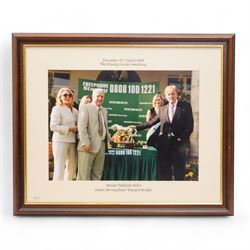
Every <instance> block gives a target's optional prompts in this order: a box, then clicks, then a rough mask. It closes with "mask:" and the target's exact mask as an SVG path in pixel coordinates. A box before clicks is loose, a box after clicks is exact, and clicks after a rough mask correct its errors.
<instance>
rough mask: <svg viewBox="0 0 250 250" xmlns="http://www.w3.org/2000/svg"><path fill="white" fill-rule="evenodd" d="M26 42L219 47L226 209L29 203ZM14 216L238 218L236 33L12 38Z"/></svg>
mask: <svg viewBox="0 0 250 250" xmlns="http://www.w3.org/2000/svg"><path fill="white" fill-rule="evenodd" d="M25 44H111V45H112V44H136V45H137V44H147V45H150V44H161V45H163V44H193V45H197V44H199V45H200V44H204V45H208V44H210V45H214V44H220V45H223V46H224V48H225V49H224V57H223V65H224V72H223V79H224V80H223V92H224V95H223V131H224V132H223V143H222V147H223V159H222V168H223V204H222V205H218V206H217V205H26V204H24V132H25V131H24V121H23V117H24V112H25V110H24V99H23V91H24V90H23V61H22V59H23V54H22V48H23V45H25ZM12 62H13V71H12V72H13V75H12V77H13V168H14V169H13V190H14V195H13V213H14V215H233V214H234V74H235V65H234V63H235V35H234V34H38V33H14V34H12Z"/></svg>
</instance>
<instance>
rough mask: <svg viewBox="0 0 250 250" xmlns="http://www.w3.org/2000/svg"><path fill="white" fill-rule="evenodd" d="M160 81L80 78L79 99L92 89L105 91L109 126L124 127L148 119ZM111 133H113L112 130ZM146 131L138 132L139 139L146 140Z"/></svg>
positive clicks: (88, 93)
mask: <svg viewBox="0 0 250 250" xmlns="http://www.w3.org/2000/svg"><path fill="white" fill-rule="evenodd" d="M159 85H160V83H159V82H148V83H145V82H108V81H94V80H87V79H79V82H78V100H79V102H78V103H80V100H81V98H82V97H83V96H84V95H92V90H93V89H95V88H101V89H104V91H105V102H104V104H103V106H104V107H105V108H106V109H107V110H108V126H109V127H111V126H112V125H114V124H118V125H121V126H124V127H127V126H129V125H136V124H140V123H142V122H145V121H146V113H147V110H148V109H150V108H151V107H152V99H153V96H154V95H155V94H157V93H159ZM110 132H111V135H112V131H110ZM146 132H147V131H141V132H139V133H138V134H137V136H136V137H137V140H138V141H144V142H145V141H146Z"/></svg>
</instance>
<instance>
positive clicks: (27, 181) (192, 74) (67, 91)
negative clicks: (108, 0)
mask: <svg viewBox="0 0 250 250" xmlns="http://www.w3.org/2000/svg"><path fill="white" fill-rule="evenodd" d="M12 46H13V48H12V50H13V164H14V178H13V180H14V215H233V214H234V209H233V178H234V171H233V164H234V53H235V47H234V46H235V35H234V34H32V33H30V34H24V33H21V34H13V36H12Z"/></svg>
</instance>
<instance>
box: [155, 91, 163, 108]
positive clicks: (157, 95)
mask: <svg viewBox="0 0 250 250" xmlns="http://www.w3.org/2000/svg"><path fill="white" fill-rule="evenodd" d="M158 97H160V98H161V101H162V105H163V104H164V99H163V96H162V94H156V95H154V97H153V100H152V106H153V107H154V106H155V105H154V102H155V99H156V98H158Z"/></svg>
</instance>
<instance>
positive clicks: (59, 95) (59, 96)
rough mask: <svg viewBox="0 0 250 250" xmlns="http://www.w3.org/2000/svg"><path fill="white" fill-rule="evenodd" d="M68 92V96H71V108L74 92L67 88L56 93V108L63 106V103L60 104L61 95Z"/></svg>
mask: <svg viewBox="0 0 250 250" xmlns="http://www.w3.org/2000/svg"><path fill="white" fill-rule="evenodd" d="M65 91H67V92H69V93H70V94H72V102H71V106H73V104H74V101H75V99H74V91H73V90H72V89H69V88H61V89H59V91H58V93H57V96H56V105H57V106H62V105H63V102H62V94H63V92H65Z"/></svg>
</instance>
